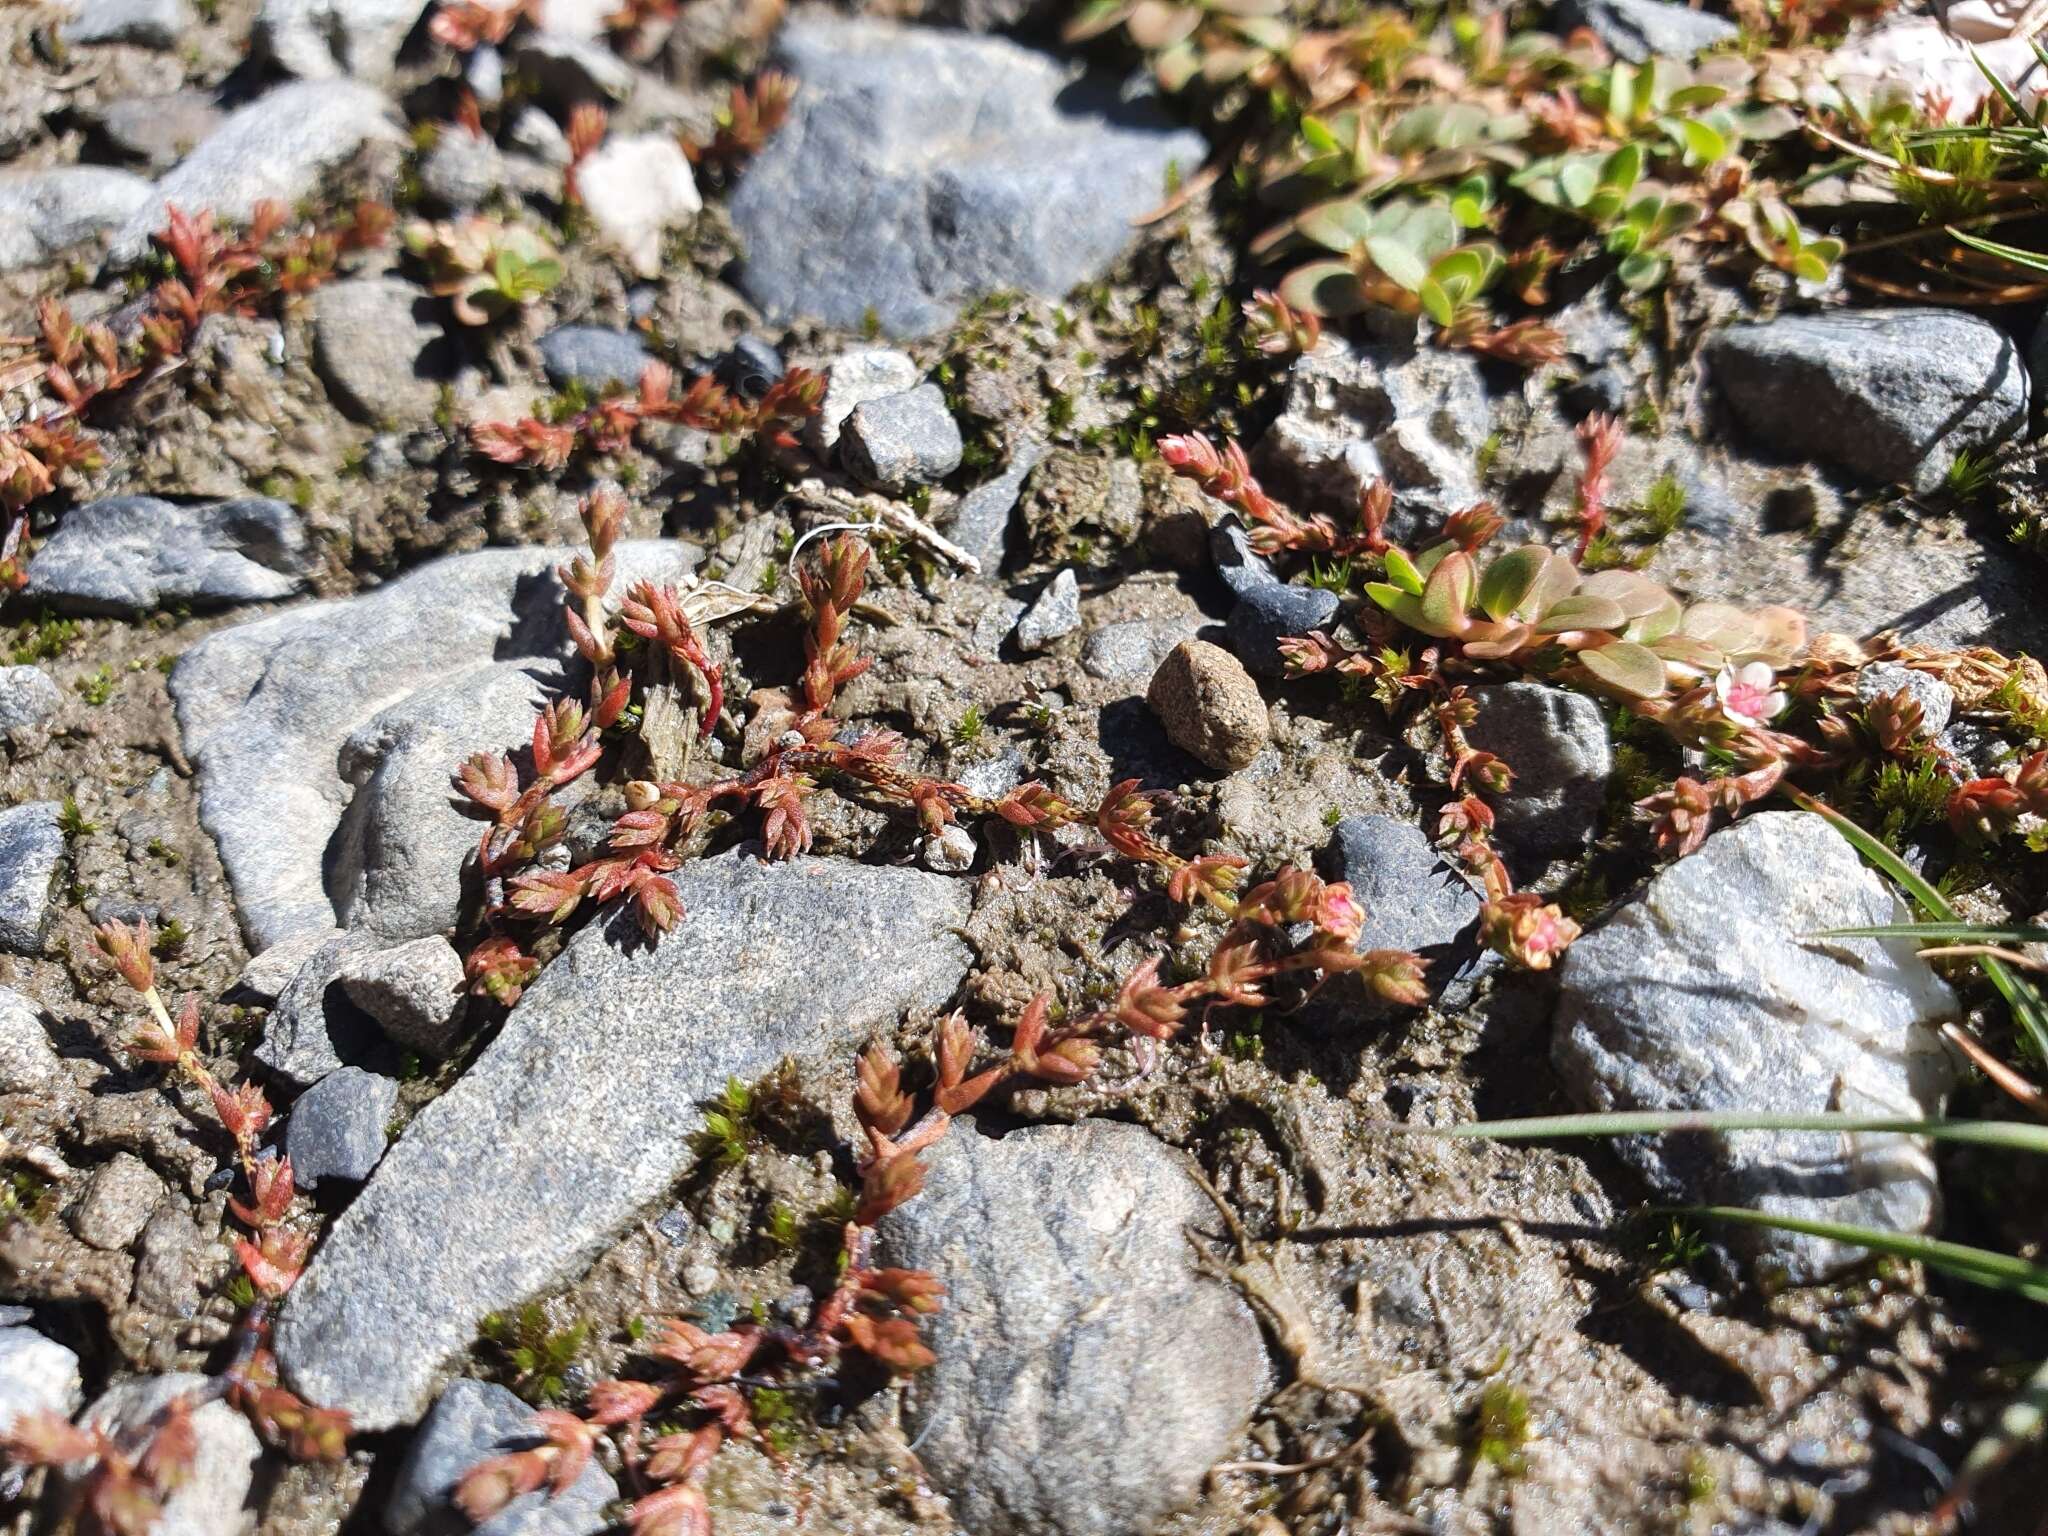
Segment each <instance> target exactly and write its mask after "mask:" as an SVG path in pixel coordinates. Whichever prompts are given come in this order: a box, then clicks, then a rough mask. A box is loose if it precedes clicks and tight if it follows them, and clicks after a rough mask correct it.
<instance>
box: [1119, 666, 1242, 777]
mask: <svg viewBox="0 0 2048 1536" xmlns="http://www.w3.org/2000/svg"><path fill="white" fill-rule="evenodd" d="M1145 702H1146V703H1148V704H1150V705H1151V706H1152V713H1153V714H1155V715H1157V716H1158V717H1159V723H1160V725H1161V726H1163V727H1164V728H1165V730H1166V735H1167V738H1168V739H1169V740H1171V741H1172V742H1173V744H1174V745H1175V746H1177V747H1179V748H1180V749H1181V750H1182V751H1183V752H1186V753H1187V754H1188V755H1189V756H1191V757H1194V758H1197V759H1199V760H1200V761H1201V762H1203V763H1205V764H1207V765H1208V766H1209V767H1211V768H1214V769H1215V770H1216V771H1217V772H1219V773H1234V772H1236V771H1237V770H1238V769H1240V768H1246V767H1249V766H1250V765H1251V762H1252V760H1253V759H1254V758H1256V757H1257V756H1258V755H1259V754H1260V753H1261V752H1263V751H1265V749H1266V743H1267V741H1268V740H1269V739H1270V733H1269V728H1268V726H1267V723H1266V701H1265V700H1264V699H1263V698H1261V697H1260V696H1259V685H1258V684H1257V683H1255V682H1253V681H1252V679H1251V674H1250V673H1248V672H1246V671H1245V669H1244V666H1243V664H1242V663H1240V662H1239V661H1238V659H1237V658H1236V657H1235V656H1233V655H1231V654H1230V652H1228V651H1226V650H1224V649H1223V648H1222V647H1221V646H1218V645H1211V644H1209V642H1208V641H1206V640H1183V641H1182V642H1181V643H1180V644H1179V645H1177V646H1175V647H1174V648H1173V650H1172V651H1170V652H1169V653H1168V654H1167V657H1166V660H1164V661H1162V662H1161V663H1160V664H1159V670H1158V671H1157V672H1154V673H1153V674H1152V684H1151V686H1150V687H1149V688H1147V689H1146V690H1145Z"/></svg>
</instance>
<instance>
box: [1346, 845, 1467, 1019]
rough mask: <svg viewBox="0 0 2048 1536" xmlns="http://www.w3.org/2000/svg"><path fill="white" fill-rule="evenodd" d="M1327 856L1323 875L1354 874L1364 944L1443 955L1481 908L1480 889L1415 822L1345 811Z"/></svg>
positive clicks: (1353, 887)
mask: <svg viewBox="0 0 2048 1536" xmlns="http://www.w3.org/2000/svg"><path fill="white" fill-rule="evenodd" d="M1321 863H1322V871H1323V874H1324V876H1325V877H1326V878H1327V879H1331V880H1343V881H1347V882H1349V884H1350V886H1351V890H1352V894H1353V895H1355V896H1357V898H1358V901H1359V905H1361V906H1362V907H1364V908H1365V925H1364V926H1363V927H1362V928H1361V929H1360V930H1359V935H1358V948H1360V949H1361V950H1365V949H1407V950H1413V951H1415V952H1416V953H1417V954H1420V955H1423V956H1425V957H1426V958H1429V959H1437V958H1438V957H1439V955H1440V953H1441V951H1442V950H1444V949H1445V948H1446V947H1448V946H1449V945H1452V944H1454V943H1456V942H1457V941H1458V940H1459V939H1460V938H1461V937H1463V936H1464V935H1465V934H1466V933H1468V932H1469V931H1470V930H1471V927H1472V923H1473V920H1474V919H1476V918H1477V917H1478V916H1479V897H1478V895H1477V894H1476V893H1475V892H1474V891H1473V889H1472V887H1471V886H1470V885H1468V884H1466V882H1465V881H1464V879H1463V878H1462V877H1461V876H1460V875H1458V874H1457V872H1456V871H1454V870H1452V869H1451V868H1449V867H1448V866H1447V865H1446V864H1445V863H1444V861H1443V859H1442V857H1441V856H1440V855H1439V854H1438V852H1437V850H1436V848H1435V847H1434V846H1432V844H1431V843H1430V841H1429V839H1428V837H1426V836H1425V835H1424V834H1423V831H1422V829H1421V828H1420V827H1417V826H1414V825H1412V824H1411V823H1409V822H1405V821H1397V820H1396V819H1395V818H1393V817H1391V816H1346V817H1345V818H1344V819H1343V820H1342V821H1340V822H1338V823H1337V828H1336V830H1335V831H1334V832H1333V833H1331V834H1330V842H1329V846H1328V847H1327V848H1326V849H1325V850H1324V853H1323V858H1322V861H1321ZM1430 979H1431V980H1432V981H1433V982H1434V981H1437V980H1440V979H1441V978H1440V977H1438V976H1436V975H1434V974H1432V976H1431V978H1430Z"/></svg>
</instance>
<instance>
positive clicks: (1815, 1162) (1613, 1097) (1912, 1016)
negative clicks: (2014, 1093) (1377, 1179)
mask: <svg viewBox="0 0 2048 1536" xmlns="http://www.w3.org/2000/svg"><path fill="white" fill-rule="evenodd" d="M1906 916H1907V913H1906V910H1905V908H1904V906H1903V905H1901V903H1900V902H1899V900H1898V898H1897V897H1896V896H1894V895H1893V894H1892V891H1891V889H1890V887H1888V886H1887V885H1886V884H1885V883H1884V881H1882V880H1881V879H1879V878H1878V876H1877V875H1876V874H1875V873H1873V872H1872V871H1871V870H1869V869H1866V868H1865V867H1864V865H1863V864H1862V862H1861V860H1859V859H1858V858H1857V856H1856V852H1855V850H1854V849H1853V848H1851V847H1850V845H1849V844H1848V842H1847V841H1845V840H1844V839H1843V838H1842V837H1841V836H1840V835H1839V834H1838V833H1836V832H1835V831H1834V829H1833V828H1831V827H1830V826H1829V825H1828V824H1827V823H1826V822H1825V821H1824V820H1822V819H1821V818H1820V817H1818V816H1815V815H1811V814H1809V813H1807V812H1804V811H1762V812H1757V813H1754V814H1752V815H1750V816H1747V817H1744V818H1743V819H1742V820H1741V821H1739V822H1737V823H1736V824H1735V825H1734V826H1732V827H1730V828H1728V829H1726V830H1724V831H1721V832H1717V833H1715V834H1714V835H1713V836H1712V837H1710V838H1708V839H1707V841H1706V843H1705V845H1704V846H1703V847H1702V848H1701V849H1700V851H1699V852H1698V853H1695V854H1693V855H1692V856H1691V857H1690V858H1686V859H1681V860H1680V861H1679V862H1678V863H1676V864H1674V865H1672V866H1671V867H1670V868H1668V869H1666V870H1664V871H1663V872H1662V873H1661V874H1659V875H1658V876H1657V877H1656V878H1655V879H1654V880H1652V881H1651V882H1650V884H1649V886H1648V887H1647V888H1646V889H1645V890H1644V891H1643V893H1642V894H1641V895H1640V896H1638V897H1637V898H1636V899H1635V900H1633V901H1631V902H1630V903H1628V905H1626V906H1624V907H1623V908H1622V909H1621V910H1620V911H1619V912H1617V913H1616V914H1615V915H1614V917H1613V918H1612V919H1610V920H1609V921H1608V922H1607V923H1606V924H1605V925H1604V926H1602V927H1600V928H1598V929H1596V930H1594V931H1593V932H1591V933H1589V934H1587V935H1586V936H1585V937H1583V938H1581V939H1580V940H1579V941H1578V942H1577V943H1576V944H1574V945H1573V946H1572V947H1571V948H1570V949H1569V950H1568V951H1567V952H1566V954H1565V958H1564V966H1563V970H1562V984H1563V991H1562V994H1561V996H1560V999H1559V1004H1558V1013H1557V1034H1556V1039H1555V1043H1554V1046H1553V1050H1552V1056H1553V1059H1554V1060H1555V1062H1556V1065H1557V1069H1558V1072H1559V1074H1560V1076H1561V1077H1562V1078H1563V1080H1564V1084H1565V1087H1566V1090H1567V1091H1568V1092H1569V1093H1570V1094H1571V1096H1572V1097H1573V1098H1574V1099H1575V1100H1576V1101H1577V1102H1578V1103H1579V1104H1580V1105H1581V1106H1583V1107H1584V1108H1586V1109H1589V1110H1597V1111H1606V1110H1630V1109H1657V1110H1753V1111H1761V1112H1766V1113H1779V1114H1814V1113H1821V1112H1837V1113H1844V1114H1857V1115H1892V1116H1902V1117H1905V1118H1909V1119H1921V1118H1926V1117H1929V1116H1933V1115H1936V1114H1938V1113H1939V1112H1940V1107H1941V1101H1942V1095H1943V1093H1944V1092H1945V1091H1946V1090H1947V1088H1948V1086H1949V1083H1950V1079H1951V1076H1952V1072H1951V1068H1950V1066H1949V1063H1948V1059H1947V1057H1946V1055H1945V1054H1944V1051H1943V1047H1942V1043H1941V1039H1940V1036H1939V1035H1938V1034H1936V1033H1935V1031H1934V1030H1933V1029H1932V1028H1931V1027H1930V1026H1931V1025H1933V1024H1934V1023H1936V1022H1937V1021H1939V1020H1941V1019H1943V1018H1947V1017H1953V1016H1954V1013H1955V1009H1956V1000H1955V997H1954V995H1953V994H1952V993H1951V992H1950V991H1949V989H1948V987H1947V985H1946V984H1945V983H1944V982H1942V981H1941V979H1940V978H1939V977H1937V976H1936V975H1935V974H1934V972H1933V970H1932V969H1931V968H1930V967H1929V966H1928V964H1927V962H1925V961H1924V960H1922V959H1920V958H1919V956H1918V955H1917V954H1916V953H1915V950H1914V946H1913V944H1912V942H1911V941H1910V940H1900V939H1886V940H1879V939H1816V938H1811V937H1809V935H1812V934H1814V933H1816V932H1818V931H1820V930H1822V929H1826V928H1838V927H1848V926H1854V925H1866V924H1879V923H1894V922H1901V921H1904V920H1905V918H1906ZM1617 1145H1618V1149H1619V1150H1620V1152H1621V1154H1622V1156H1623V1157H1625V1158H1626V1159H1627V1160H1628V1161H1629V1162H1630V1163H1632V1164H1633V1165H1634V1166H1635V1167H1636V1168H1637V1169H1638V1170H1640V1171H1641V1172H1642V1173H1643V1175H1644V1176H1645V1177H1646V1178H1648V1179H1649V1180H1650V1182H1651V1183H1652V1184H1653V1185H1654V1186H1655V1187H1656V1188H1657V1190H1658V1191H1659V1192H1660V1194H1663V1195H1666V1196H1669V1197H1672V1198H1676V1199H1679V1200H1682V1201H1685V1202H1687V1203H1692V1202H1700V1203H1707V1204H1716V1205H1743V1206H1754V1207H1757V1208H1759V1209H1761V1210H1764V1211H1768V1212H1772V1213H1774V1214H1778V1215H1790V1216H1798V1217H1804V1218H1808V1219H1818V1220H1827V1221H1844V1222H1851V1223H1855V1224H1858V1225H1864V1226H1876V1227H1883V1228H1887V1229H1889V1230H1892V1231H1898V1232H1924V1231H1927V1230H1929V1229H1930V1228H1931V1227H1932V1226H1933V1225H1934V1224H1935V1221H1936V1219H1937V1216H1938V1213H1939V1210H1940V1190H1939V1187H1938V1184H1937V1181H1936V1175H1935V1168H1934V1163H1933V1160H1932V1159H1931V1158H1930V1157H1929V1156H1928V1152H1927V1148H1926V1145H1925V1144H1924V1143H1921V1142H1917V1141H1914V1140H1912V1139H1910V1138H1906V1137H1899V1136H1880V1135H1872V1134H1864V1133H1857V1134H1852V1135H1844V1134H1841V1133H1834V1132H1827V1133H1822V1132H1783V1133H1780V1132H1765V1131H1743V1132H1736V1133H1731V1134H1728V1135H1707V1134H1699V1135H1684V1136H1676V1135H1674V1136H1662V1137H1640V1138H1630V1139H1628V1140H1626V1141H1623V1142H1621V1143H1618V1144H1617ZM1725 1236H1726V1238H1727V1240H1728V1242H1729V1243H1730V1244H1731V1245H1732V1246H1734V1247H1735V1248H1737V1249H1738V1250H1739V1251H1741V1252H1743V1253H1745V1254H1747V1255H1749V1256H1750V1257H1752V1258H1753V1259H1755V1260H1756V1261H1757V1262H1758V1263H1759V1264H1760V1265H1762V1266H1764V1267H1766V1268H1769V1269H1773V1270H1777V1271H1780V1272H1782V1273H1783V1274H1784V1275H1785V1276H1786V1277H1787V1278H1789V1279H1790V1280H1792V1281H1793V1282H1794V1283H1799V1284H1805V1283H1810V1282H1813V1281H1817V1280H1821V1279H1825V1278H1827V1277H1828V1276H1830V1275H1832V1274H1834V1273H1836V1272H1837V1271H1839V1270H1840V1269H1842V1268H1843V1267H1844V1266H1846V1265H1848V1264H1852V1263H1854V1262H1856V1261H1857V1260H1858V1259H1859V1258H1860V1257H1861V1256H1862V1252H1861V1250H1860V1249H1856V1248H1853V1247H1848V1246H1845V1245H1843V1244H1840V1243H1835V1242H1831V1241H1828V1240H1825V1239H1820V1238H1812V1237H1804V1236H1799V1235H1795V1234H1791V1233H1784V1232H1768V1231H1764V1230H1761V1229H1759V1230H1755V1231H1751V1230H1749V1229H1744V1228H1735V1229H1732V1230H1729V1231H1727V1232H1726V1233H1725Z"/></svg>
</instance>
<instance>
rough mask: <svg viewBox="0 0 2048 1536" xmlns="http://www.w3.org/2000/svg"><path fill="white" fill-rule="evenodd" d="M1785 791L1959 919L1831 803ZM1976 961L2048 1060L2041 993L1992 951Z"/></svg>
mask: <svg viewBox="0 0 2048 1536" xmlns="http://www.w3.org/2000/svg"><path fill="white" fill-rule="evenodd" d="M1787 793H1788V794H1789V795H1790V796H1791V797H1792V800H1793V802H1794V803H1795V804H1797V805H1798V806H1799V807H1800V809H1802V810H1808V811H1812V812H1814V813H1815V814H1816V815H1819V816H1824V817H1826V818H1827V821H1828V824H1829V825H1830V826H1832V827H1833V828H1834V829H1835V830H1836V831H1837V832H1839V833H1841V834H1842V836H1844V837H1846V838H1847V839H1848V840H1849V843H1850V845H1851V846H1852V847H1854V848H1855V850H1856V851H1857V852H1858V853H1860V854H1862V855H1863V857H1864V858H1866V859H1868V860H1869V861H1870V862H1871V863H1873V864H1875V865H1876V866H1877V867H1878V868H1879V869H1881V870H1883V871H1884V872H1885V873H1886V874H1887V875H1890V876H1891V877H1892V879H1894V880H1895V881H1897V882H1898V883H1899V884H1900V885H1901V886H1903V887H1904V888H1905V890H1906V893H1907V894H1908V895H1909V896H1911V897H1912V898H1913V899H1914V900H1915V901H1916V902H1918V903H1919V904H1920V905H1921V906H1922V907H1923V908H1925V909H1926V911H1927V913H1928V914H1929V915H1930V916H1931V917H1935V918H1938V919H1940V920H1941V921H1943V922H1949V923H1956V922H1961V921H1962V919H1961V918H1959V917H1958V916H1957V915H1956V910H1955V908H1954V907H1951V906H1950V905H1949V904H1948V898H1947V897H1945V896H1943V895H1942V894H1941V892H1939V891H1937V890H1936V889H1935V888H1934V887H1933V886H1931V885H1929V884H1928V883H1927V882H1926V881H1925V880H1923V879H1921V878H1920V876H1919V875H1918V874H1917V873H1916V872H1915V871H1914V869H1913V867H1912V866H1911V865H1909V864H1908V863H1907V862H1906V861H1905V860H1904V859H1902V858H1900V857H1899V856H1898V855H1897V854H1896V853H1893V852H1892V851H1891V849H1890V848H1888V847H1886V846H1885V845H1884V843H1883V842H1882V841H1881V840H1879V839H1878V838H1875V837H1872V836H1871V835H1870V834H1869V833H1868V832H1866V831H1864V830H1863V828H1861V827H1859V826H1857V825H1856V823H1855V822H1853V821H1851V820H1850V819H1849V818H1848V817H1846V816H1844V815H1843V814H1842V813H1841V812H1840V811H1838V810H1835V809H1834V808H1833V807H1832V806H1826V805H1822V804H1821V803H1820V801H1818V800H1816V799H1814V798H1813V796H1811V795H1809V794H1807V793H1806V792H1805V791H1803V790H1799V789H1788V790H1787ZM1977 963H1978V964H1979V965H1981V966H1983V967H1984V974H1985V975H1987V976H1989V977H1990V978H1991V984H1992V985H1993V986H1994V987H1996V988H1998V991H1999V995H2000V996H2002V997H2003V998H2004V999H2005V1001H2006V1006H2008V1007H2009V1008H2011V1009H2012V1015H2013V1018H2014V1019H2015V1020H2016V1021H2018V1023H2019V1026H2020V1029H2021V1031H2022V1032H2023V1033H2024V1034H2025V1035H2026V1037H2027V1039H2028V1040H2029V1041H2030V1042H2031V1043H2032V1045H2033V1047H2034V1051H2035V1054H2036V1055H2037V1056H2039V1057H2040V1058H2041V1059H2043V1060H2048V1004H2044V1003H2043V1002H2042V1001H2041V994H2040V993H2039V992H2037V991H2035V990H2034V988H2033V986H2032V984H2030V983H2029V982H2027V981H2026V980H2025V979H2024V978H2022V977H2021V976H2020V975H2019V974H2018V973H2017V972H2015V971H2014V970H2013V968H2012V967H2011V966H2009V965H2007V964H2006V963H2005V962H2004V961H2002V960H2000V959H1998V958H1997V957H1995V956H1993V955H1980V956H1978V957H1977Z"/></svg>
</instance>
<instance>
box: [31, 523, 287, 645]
mask: <svg viewBox="0 0 2048 1536" xmlns="http://www.w3.org/2000/svg"><path fill="white" fill-rule="evenodd" d="M316 563H317V556H316V554H315V552H314V549H313V546H312V541H311V540H310V539H308V538H307V537H306V528H305V524H304V522H303V521H302V520H301V519H300V517H299V514H298V512H297V511H296V510H295V509H294V508H292V507H290V506H288V505H287V504H286V503H284V502H282V501H278V500H275V499H274V498H272V497H269V496H241V497H237V498H236V499H235V500H233V501H209V502H200V503H198V504H196V505H194V504H185V503H179V502H175V501H165V500H163V499H162V498H161V497H157V496H109V497H106V498H105V499H103V500H100V501H91V502H87V503H86V504H85V505H84V506H82V507H74V508H73V509H72V510H71V511H69V512H67V513H65V514H64V520H63V521H62V522H61V523H59V524H58V525H57V531H56V532H55V533H53V534H52V535H51V536H50V538H49V541H48V542H47V543H45V544H44V545H43V547H42V548H41V549H39V550H37V551H36V554H35V558H33V559H32V560H30V561H29V563H28V579H29V584H30V585H31V586H32V587H33V588H34V589H35V590H36V591H37V592H39V593H41V594H42V596H43V598H44V599H45V600H46V601H48V602H49V603H50V605H51V606H52V607H54V608H58V609H61V610H62V611H64V612H66V613H92V614H111V615H121V616H127V615H133V614H139V613H148V612H150V611H151V610H152V609H155V608H161V607H164V606H166V605H168V604H173V603H188V604H191V605H192V606H194V607H200V606H210V607H219V606H223V605H226V604H231V603H262V602H270V601H273V600H275V599H277V598H280V597H289V596H291V594H292V593H294V592H299V591H303V590H304V588H305V585H306V578H307V577H308V576H310V575H311V574H312V571H313V567H314V565H315V564H316Z"/></svg>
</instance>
